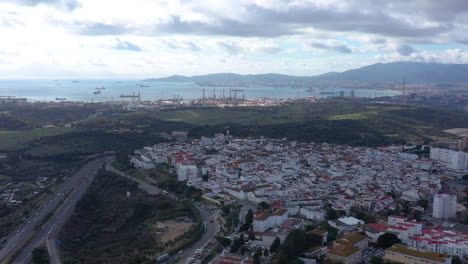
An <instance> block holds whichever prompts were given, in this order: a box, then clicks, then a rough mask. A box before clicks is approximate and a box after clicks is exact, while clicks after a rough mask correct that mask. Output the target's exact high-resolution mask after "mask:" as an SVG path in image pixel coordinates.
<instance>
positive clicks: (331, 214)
mask: <svg viewBox="0 0 468 264" xmlns="http://www.w3.org/2000/svg"><path fill="white" fill-rule="evenodd" d="M325 218H326V219H327V220H335V219H337V218H338V214H337V213H336V211H335V210H333V209H328V210H327V213H326V214H325Z"/></svg>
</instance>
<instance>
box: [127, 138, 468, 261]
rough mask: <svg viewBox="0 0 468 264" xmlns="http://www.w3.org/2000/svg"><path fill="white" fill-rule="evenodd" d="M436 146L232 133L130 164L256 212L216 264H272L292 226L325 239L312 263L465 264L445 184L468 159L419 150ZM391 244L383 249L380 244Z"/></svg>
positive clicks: (461, 228) (149, 151)
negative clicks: (161, 168)
mask: <svg viewBox="0 0 468 264" xmlns="http://www.w3.org/2000/svg"><path fill="white" fill-rule="evenodd" d="M463 142H464V141H460V142H459V145H460V144H462V143H463ZM462 145H463V144H462ZM429 148H430V147H429V146H403V145H393V146H386V147H379V148H366V147H352V146H346V145H331V144H326V143H321V144H318V143H299V142H296V141H288V140H287V139H286V138H283V139H270V138H263V137H259V138H238V137H233V136H232V135H230V134H229V131H227V132H226V134H215V135H214V136H213V137H202V138H200V139H196V140H192V141H191V142H186V143H160V144H156V145H154V146H149V147H145V148H143V149H139V150H136V151H135V155H133V156H132V157H131V163H133V164H134V166H135V167H136V168H138V169H142V170H145V169H151V168H154V167H155V166H158V164H164V163H167V164H169V165H171V166H173V168H174V171H175V173H176V175H177V179H178V180H179V181H181V182H185V183H186V184H187V185H189V186H193V187H195V188H197V189H200V190H201V191H202V193H203V199H204V201H206V202H207V203H209V204H215V205H217V206H219V207H221V208H222V207H226V206H232V205H234V204H240V205H241V207H242V209H243V210H242V209H241V211H246V210H247V208H250V210H252V212H253V213H254V214H253V217H252V219H251V220H249V221H247V218H248V216H245V224H244V225H242V226H241V227H240V228H239V227H238V228H237V229H235V231H234V232H232V233H229V234H227V233H226V232H225V234H220V235H226V237H227V238H228V239H231V240H233V241H234V243H233V244H232V245H231V247H230V249H226V248H225V249H223V250H222V251H221V252H220V254H219V255H218V256H217V257H216V262H214V263H223V264H227V263H251V262H250V261H252V257H253V259H254V262H255V261H257V262H256V263H260V262H259V260H260V259H262V260H263V261H265V263H266V260H268V259H269V257H268V256H269V254H268V253H264V254H262V252H264V250H266V251H268V250H270V251H271V248H272V245H273V244H274V241H275V239H277V238H279V240H280V242H284V241H285V239H287V236H288V234H289V233H290V232H291V231H292V230H295V229H303V230H306V234H308V235H310V236H312V237H318V238H317V239H313V243H309V245H308V246H309V247H308V248H307V249H305V250H304V251H303V252H300V255H301V256H302V258H301V260H302V261H303V262H304V263H315V261H319V262H323V260H324V258H325V259H326V260H328V261H331V262H333V261H334V262H341V263H344V264H355V263H362V262H364V263H368V262H372V263H378V262H376V261H377V260H378V259H379V258H381V257H383V260H385V261H387V262H398V263H434V264H435V263H445V264H448V263H451V262H452V257H451V256H454V258H457V260H458V261H459V260H460V259H463V258H464V257H465V255H466V254H467V253H468V233H467V231H468V228H467V227H468V226H465V225H463V224H461V223H459V222H458V223H457V222H456V221H452V220H454V217H455V216H456V214H457V211H464V210H465V209H464V206H463V205H462V204H457V196H456V195H453V194H448V193H443V192H444V191H445V189H447V188H445V186H444V182H447V181H454V180H457V179H460V180H461V177H462V175H464V174H463V172H464V171H466V169H467V166H468V163H467V161H468V158H467V157H468V154H465V153H464V152H461V151H458V150H450V149H442V148H440V147H439V148H436V147H432V148H430V154H429V156H430V157H431V159H428V158H427V157H424V156H421V157H420V156H419V155H418V154H415V153H417V151H416V150H418V151H419V152H421V151H422V152H424V151H426V152H427V153H429ZM243 217H244V216H243V215H242V214H240V216H239V222H240V223H241V224H242V220H243ZM240 236H241V237H242V243H244V237H247V236H248V237H249V239H248V240H249V241H248V243H246V246H245V247H246V248H247V249H249V250H251V252H252V254H250V255H249V254H244V253H245V250H244V251H243V252H242V250H241V251H240V252H239V251H238V250H237V248H238V247H239V246H238V245H236V242H237V241H239V239H240ZM388 236H390V238H389V237H388ZM382 237H383V238H382ZM392 237H393V238H394V239H395V241H394V242H393V243H391V242H388V241H393V240H392ZM379 238H381V239H379ZM386 241H387V243H390V244H388V245H387V247H384V248H386V249H385V251H383V250H382V249H381V248H380V247H378V245H381V244H382V243H383V244H385V243H386ZM396 241H399V242H402V243H404V244H397V243H396ZM237 244H239V242H238V243H237ZM369 244H370V245H372V247H369ZM270 253H274V250H273V251H272V252H270ZM261 256H263V257H262V258H260V257H261ZM270 257H271V256H270ZM255 259H257V260H255ZM376 259H377V260H376ZM192 261H195V259H193V260H192ZM193 263H196V262H193ZM454 263H455V261H454Z"/></svg>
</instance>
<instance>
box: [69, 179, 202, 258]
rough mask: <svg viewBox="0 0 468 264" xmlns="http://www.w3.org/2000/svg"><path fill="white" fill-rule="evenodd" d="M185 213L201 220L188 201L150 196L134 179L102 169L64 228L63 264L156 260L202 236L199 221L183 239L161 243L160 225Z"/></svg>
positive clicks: (186, 215)
mask: <svg viewBox="0 0 468 264" xmlns="http://www.w3.org/2000/svg"><path fill="white" fill-rule="evenodd" d="M127 192H130V197H127ZM181 216H185V217H193V218H194V219H193V220H194V221H197V219H195V217H196V214H195V212H194V211H193V208H192V207H191V206H190V205H189V204H186V203H180V202H176V201H174V200H171V199H169V198H167V197H166V196H163V195H161V196H150V195H147V194H146V193H144V192H143V191H141V190H140V189H138V188H137V186H136V185H135V184H134V183H132V182H130V181H128V180H126V179H124V178H121V177H119V176H116V175H114V174H112V173H109V172H105V171H101V172H99V174H98V175H97V176H96V178H95V180H94V182H93V184H92V185H91V187H90V189H89V190H88V191H87V192H86V194H85V195H84V196H83V198H82V199H81V200H80V201H79V202H78V203H77V206H76V209H75V212H74V214H73V216H72V217H71V219H70V220H69V221H68V222H67V223H66V224H65V226H64V228H63V229H62V232H61V234H60V239H61V240H62V249H63V252H64V255H65V258H64V263H103V262H109V263H143V262H145V261H149V260H151V259H154V258H155V257H156V256H158V255H160V254H162V253H163V252H168V250H169V251H172V250H176V249H177V247H178V246H179V247H180V246H183V245H186V244H188V243H190V242H191V239H193V238H195V237H197V236H198V235H199V234H201V228H199V226H198V225H196V226H195V228H193V229H191V230H190V231H189V232H187V233H185V234H184V235H183V236H182V237H181V239H182V240H177V239H176V240H171V241H168V242H167V243H161V242H160V241H159V236H158V235H157V233H156V230H155V229H154V226H155V225H156V223H158V221H162V220H167V219H172V218H176V217H181ZM121 252H127V253H126V254H121ZM104 260H105V261H104Z"/></svg>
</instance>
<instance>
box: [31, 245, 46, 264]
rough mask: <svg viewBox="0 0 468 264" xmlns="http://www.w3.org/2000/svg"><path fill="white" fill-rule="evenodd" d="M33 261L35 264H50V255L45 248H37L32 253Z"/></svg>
mask: <svg viewBox="0 0 468 264" xmlns="http://www.w3.org/2000/svg"><path fill="white" fill-rule="evenodd" d="M32 261H33V263H34V264H49V253H48V252H47V249H45V248H44V247H38V248H35V249H34V250H33V251H32Z"/></svg>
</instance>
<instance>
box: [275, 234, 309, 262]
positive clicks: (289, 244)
mask: <svg viewBox="0 0 468 264" xmlns="http://www.w3.org/2000/svg"><path fill="white" fill-rule="evenodd" d="M306 247H307V243H306V235H305V232H304V231H303V230H300V229H294V230H293V231H291V232H290V233H289V234H288V235H287V236H286V238H285V239H284V241H283V243H282V244H281V246H280V250H279V252H280V256H281V258H282V259H284V260H287V261H291V260H293V259H294V258H295V257H296V256H299V255H300V254H301V253H302V251H303V250H304V249H306Z"/></svg>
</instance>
